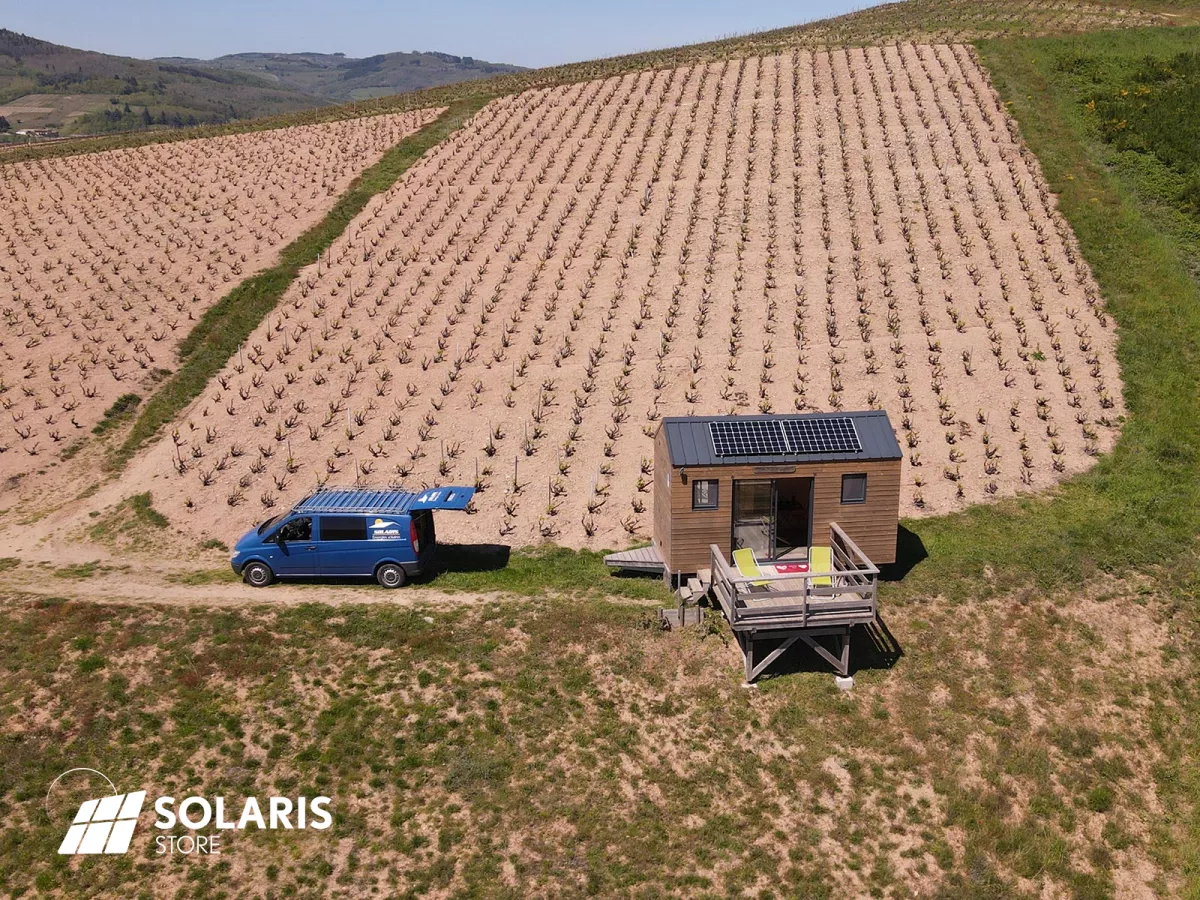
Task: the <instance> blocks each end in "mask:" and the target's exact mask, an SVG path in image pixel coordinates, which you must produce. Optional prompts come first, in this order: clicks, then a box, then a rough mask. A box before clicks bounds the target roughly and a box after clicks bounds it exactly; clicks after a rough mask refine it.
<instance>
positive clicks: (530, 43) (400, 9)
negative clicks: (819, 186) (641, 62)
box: [0, 0, 872, 66]
mask: <svg viewBox="0 0 1200 900" xmlns="http://www.w3.org/2000/svg"><path fill="white" fill-rule="evenodd" d="M869 5H872V2H871V0H807V2H799V3H797V2H790V3H788V2H783V0H742V2H724V3H721V2H710V0H692V2H687V0H662V2H653V0H603V2H584V3H578V2H576V3H572V2H569V0H567V2H552V0H532V2H522V3H508V4H500V3H494V2H493V3H489V2H481V0H420V2H411V0H408V2H388V0H337V2H329V0H320V2H318V0H286V2H285V0H107V2H103V3H98V2H96V0H52V2H22V0H12V2H8V0H6V2H3V3H0V27H4V28H9V29H11V30H13V31H20V32H23V33H24V34H27V35H30V36H32V37H36V38H41V39H42V40H47V41H52V42H54V43H56V44H65V45H67V46H69V47H78V48H81V49H84V50H99V51H101V52H104V53H115V54H118V55H120V56H136V57H140V58H149V57H155V56H189V57H196V58H199V59H211V58H212V57H215V56H222V55H224V54H227V53H244V52H248V51H255V50H257V51H273V52H284V53H295V52H300V51H317V52H323V53H337V52H342V53H345V54H346V55H347V56H360V57H361V56H372V55H374V54H376V53H388V52H392V51H397V50H404V51H409V50H440V51H443V52H445V53H454V54H457V55H459V56H473V57H475V58H476V59H484V60H488V61H490V62H504V63H514V64H516V65H524V66H547V65H554V64H556V63H564V62H577V61H580V60H585V59H596V58H599V57H605V56H615V55H618V54H622V53H634V52H637V51H640V50H650V49H655V48H659V47H675V46H679V45H681V44H691V43H696V42H699V41H705V40H711V39H713V38H718V37H727V36H729V35H733V34H740V33H745V32H751V31H762V30H765V29H769V28H780V27H783V26H785V25H795V24H797V23H801V22H807V21H811V20H812V19H821V18H825V17H827V16H831V15H838V14H840V13H844V12H849V11H851V10H853V9H857V8H861V7H863V6H869ZM5 7H7V8H5Z"/></svg>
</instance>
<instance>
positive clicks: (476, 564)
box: [422, 544, 670, 603]
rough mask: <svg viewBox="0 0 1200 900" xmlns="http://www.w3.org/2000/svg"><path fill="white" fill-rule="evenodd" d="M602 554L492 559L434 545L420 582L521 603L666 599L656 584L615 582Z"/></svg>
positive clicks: (531, 553)
mask: <svg viewBox="0 0 1200 900" xmlns="http://www.w3.org/2000/svg"><path fill="white" fill-rule="evenodd" d="M606 552H608V551H592V550H570V549H567V548H565V547H554V546H546V547H540V548H525V549H522V550H517V551H515V552H513V553H512V554H511V555H508V554H507V553H502V554H500V555H497V553H496V551H493V550H489V549H484V550H480V549H479V548H477V547H473V546H462V545H456V544H439V545H438V548H437V557H436V559H435V560H434V564H433V566H432V568H431V571H430V572H429V573H428V575H427V576H425V577H424V578H422V581H425V582H426V583H428V584H429V585H430V586H431V587H435V588H437V589H438V590H442V591H450V592H465V593H505V594H515V595H519V596H526V597H533V596H546V595H557V596H566V595H572V594H576V595H585V594H591V595H604V596H609V597H622V598H625V599H631V600H643V601H647V602H655V603H659V602H665V601H667V600H668V599H669V598H670V595H669V594H668V593H667V591H666V590H664V588H663V583H662V581H661V580H660V579H658V578H648V577H645V576H631V577H616V576H614V575H613V573H612V570H611V569H609V568H608V567H607V566H605V565H604V555H605V553H606Z"/></svg>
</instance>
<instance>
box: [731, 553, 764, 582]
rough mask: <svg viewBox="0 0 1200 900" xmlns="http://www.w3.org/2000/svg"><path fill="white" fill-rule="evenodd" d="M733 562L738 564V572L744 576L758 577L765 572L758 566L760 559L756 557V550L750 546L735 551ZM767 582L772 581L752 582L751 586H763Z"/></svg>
mask: <svg viewBox="0 0 1200 900" xmlns="http://www.w3.org/2000/svg"><path fill="white" fill-rule="evenodd" d="M733 564H734V565H735V566H737V570H738V574H739V575H741V576H742V577H743V578H757V577H759V576H761V575H763V574H764V573H763V570H762V569H760V568H759V567H758V560H757V559H755V557H754V551H753V550H752V549H750V548H749V547H743V548H742V549H740V550H734V551H733ZM767 584H770V582H769V581H752V582H750V586H751V587H762V586H764V585H767Z"/></svg>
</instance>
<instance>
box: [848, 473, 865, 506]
mask: <svg viewBox="0 0 1200 900" xmlns="http://www.w3.org/2000/svg"><path fill="white" fill-rule="evenodd" d="M842 502H843V503H866V502H867V476H866V475H843V476H842Z"/></svg>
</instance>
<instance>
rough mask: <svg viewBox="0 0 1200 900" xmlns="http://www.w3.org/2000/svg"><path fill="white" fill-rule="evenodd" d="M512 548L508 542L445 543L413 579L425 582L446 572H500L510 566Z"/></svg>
mask: <svg viewBox="0 0 1200 900" xmlns="http://www.w3.org/2000/svg"><path fill="white" fill-rule="evenodd" d="M511 554H512V548H511V547H509V546H508V545H507V544H443V543H440V542H439V543H438V545H437V546H436V547H435V548H434V550H433V559H432V560H431V561H430V562H429V564H428V565H426V566H425V570H424V571H423V572H421V574H420V575H418V576H416V577H415V578H414V579H413V583H414V584H425V583H427V582H429V581H432V580H433V579H435V578H437V577H438V576H439V575H442V574H444V573H446V572H498V571H499V570H500V569H504V568H507V567H508V560H509V556H510V555H511Z"/></svg>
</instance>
